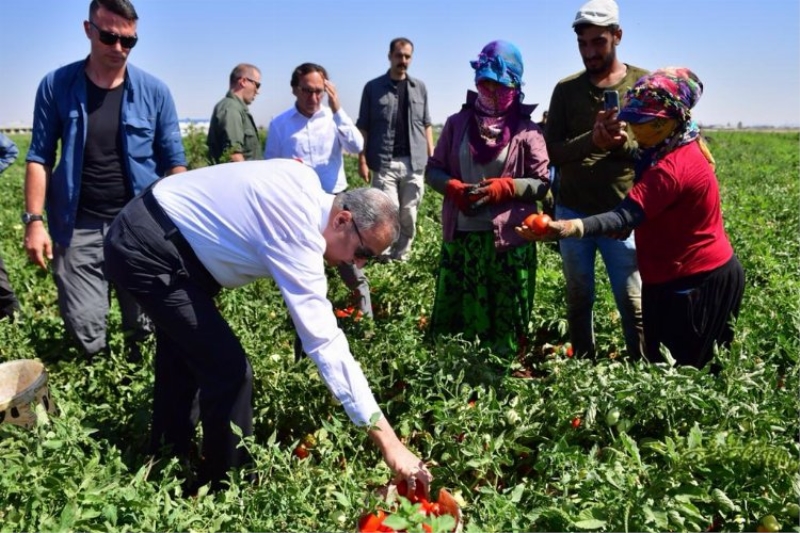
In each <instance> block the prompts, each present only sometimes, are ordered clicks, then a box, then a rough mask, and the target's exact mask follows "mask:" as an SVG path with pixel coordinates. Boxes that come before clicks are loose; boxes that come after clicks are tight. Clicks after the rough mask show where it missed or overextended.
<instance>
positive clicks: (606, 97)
mask: <svg viewBox="0 0 800 533" xmlns="http://www.w3.org/2000/svg"><path fill="white" fill-rule="evenodd" d="M614 108H617V109H619V93H618V92H617V91H614V90H612V89H606V90H605V91H603V109H605V110H606V111H611V110H612V109H614Z"/></svg>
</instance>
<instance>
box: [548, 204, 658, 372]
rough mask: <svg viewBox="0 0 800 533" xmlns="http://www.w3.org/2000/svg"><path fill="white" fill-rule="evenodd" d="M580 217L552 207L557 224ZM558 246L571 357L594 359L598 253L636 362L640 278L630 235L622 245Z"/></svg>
mask: <svg viewBox="0 0 800 533" xmlns="http://www.w3.org/2000/svg"><path fill="white" fill-rule="evenodd" d="M583 217H584V215H583V214H582V213H579V212H577V211H573V210H571V209H569V208H567V207H564V206H563V205H558V204H557V205H556V218H557V219H559V220H560V219H570V218H583ZM560 246H561V259H562V266H563V269H564V278H565V280H566V284H567V323H568V325H569V335H570V342H572V348H573V350H574V351H575V354H576V355H579V354H580V355H583V356H588V357H590V358H594V357H595V337H594V324H593V321H594V317H593V311H592V308H593V307H594V301H595V269H594V263H595V255H596V254H597V251H598V250H599V251H600V256H601V257H602V258H603V263H605V265H606V271H607V272H608V279H609V281H610V283H611V291H612V292H613V294H614V300H615V301H616V303H617V309H618V310H619V314H620V316H621V318H622V332H623V335H624V337H625V345H626V346H627V349H628V354H629V356H631V357H632V358H634V359H638V358H640V357H641V356H642V352H643V346H644V336H643V333H642V278H641V277H640V276H639V268H638V265H637V262H636V245H635V244H634V241H633V234H632V233H631V235H630V236H628V238H627V239H625V240H622V241H621V240H617V239H612V238H610V237H588V238H584V239H563V240H562V241H560Z"/></svg>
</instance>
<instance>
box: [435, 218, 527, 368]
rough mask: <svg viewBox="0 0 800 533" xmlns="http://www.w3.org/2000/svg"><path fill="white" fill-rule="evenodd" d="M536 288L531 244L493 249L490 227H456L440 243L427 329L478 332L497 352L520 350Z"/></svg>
mask: <svg viewBox="0 0 800 533" xmlns="http://www.w3.org/2000/svg"><path fill="white" fill-rule="evenodd" d="M535 288H536V246H535V244H533V243H529V244H525V245H523V246H519V247H515V248H510V249H508V250H506V251H503V252H497V251H496V250H495V247H494V234H493V233H492V232H490V231H480V232H458V233H457V234H456V238H455V239H454V240H453V241H452V242H445V243H442V251H441V259H440V263H439V273H438V278H437V281H436V298H435V300H434V304H433V312H432V314H431V329H430V331H431V333H432V334H434V335H443V334H457V333H462V334H463V336H464V339H466V340H474V339H475V338H476V337H477V338H479V339H480V341H481V345H484V346H488V347H490V348H491V349H492V351H493V352H495V353H498V354H517V353H521V352H522V351H523V350H524V349H525V348H526V347H527V336H528V323H529V321H530V319H531V310H532V309H533V294H534V291H535Z"/></svg>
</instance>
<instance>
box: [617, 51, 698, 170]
mask: <svg viewBox="0 0 800 533" xmlns="http://www.w3.org/2000/svg"><path fill="white" fill-rule="evenodd" d="M702 95H703V82H701V81H700V78H698V77H697V75H696V74H695V73H694V72H692V71H691V70H689V69H688V68H684V67H666V68H662V69H659V70H656V71H655V72H653V73H651V74H647V75H645V76H642V77H641V78H639V79H638V80H637V81H636V83H634V84H633V87H631V88H630V89H628V92H627V93H626V94H625V97H624V98H623V100H622V109H621V110H620V112H619V115H618V118H619V120H624V121H627V122H630V123H631V124H641V123H643V122H647V121H649V120H653V119H654V118H665V119H675V120H677V121H678V127H677V128H675V131H674V132H673V133H672V134H671V135H670V136H669V137H667V138H666V139H664V140H663V141H662V142H661V143H659V144H658V145H657V146H653V147H650V148H646V149H642V150H640V151H639V154H638V157H637V160H636V165H635V173H636V178H635V179H636V180H638V179H640V178H641V176H642V173H643V172H644V171H645V170H646V169H647V168H649V167H651V166H653V165H655V164H656V163H657V162H658V161H660V160H661V159H662V158H663V157H664V156H665V155H666V154H668V153H670V152H671V151H672V150H675V149H676V148H678V147H680V146H683V145H685V144H689V143H691V142H695V141H699V142H700V149H701V150H702V151H703V154H704V155H705V156H706V159H707V160H708V161H709V163H710V164H711V165H712V166H713V165H714V158H713V156H711V152H710V151H709V150H708V147H707V146H706V145H705V143H704V142H703V141H702V139H701V137H700V128H699V126H698V125H697V123H696V122H695V121H694V120H692V108H693V107H694V106H695V104H697V101H698V100H699V99H700V97H701V96H702Z"/></svg>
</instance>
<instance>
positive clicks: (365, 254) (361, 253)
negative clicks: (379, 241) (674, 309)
mask: <svg viewBox="0 0 800 533" xmlns="http://www.w3.org/2000/svg"><path fill="white" fill-rule="evenodd" d="M342 210H344V211H350V210H349V209H347V206H346V205H343V206H342ZM350 214H351V215H352V214H353V212H352V211H350ZM350 222H352V223H353V229H354V230H356V237H358V242H359V243H360V244H361V245H360V246H359V247H358V248H356V251H355V252H354V253H353V257H355V258H356V259H360V260H362V261H369V260H370V259H375V257H377V256H376V254H375V253H374V252H372V251H371V250H370V249H369V248H367V247H366V245H365V244H364V238H363V237H361V232H360V231H358V224H356V219H355V218H354V217H353V216H351V217H350Z"/></svg>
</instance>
